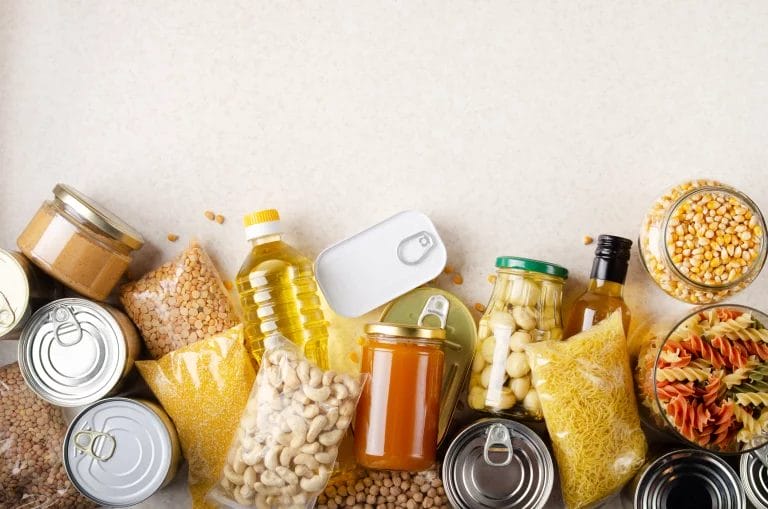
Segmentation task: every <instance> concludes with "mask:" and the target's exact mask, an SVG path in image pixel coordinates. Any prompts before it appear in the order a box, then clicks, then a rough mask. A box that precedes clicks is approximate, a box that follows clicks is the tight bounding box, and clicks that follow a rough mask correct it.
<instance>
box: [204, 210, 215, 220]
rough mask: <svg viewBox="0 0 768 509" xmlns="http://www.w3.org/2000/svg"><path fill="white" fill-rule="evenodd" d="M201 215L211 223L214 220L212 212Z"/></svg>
mask: <svg viewBox="0 0 768 509" xmlns="http://www.w3.org/2000/svg"><path fill="white" fill-rule="evenodd" d="M203 214H204V215H205V218H206V219H207V220H209V221H213V220H214V219H216V214H214V213H213V211H212V210H206V211H205V212H204V213H203Z"/></svg>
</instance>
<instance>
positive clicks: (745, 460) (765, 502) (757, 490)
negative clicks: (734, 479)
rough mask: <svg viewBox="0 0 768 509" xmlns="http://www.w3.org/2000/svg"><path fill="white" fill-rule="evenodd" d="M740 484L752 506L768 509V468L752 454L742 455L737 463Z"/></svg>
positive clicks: (758, 508)
mask: <svg viewBox="0 0 768 509" xmlns="http://www.w3.org/2000/svg"><path fill="white" fill-rule="evenodd" d="M739 471H740V474H741V484H742V486H743V487H744V492H745V493H746V494H747V498H748V499H749V501H750V502H752V505H754V506H755V507H756V508H757V509H768V468H766V466H765V465H764V464H763V462H762V461H760V459H759V458H758V457H757V455H756V454H755V453H754V452H748V453H746V454H742V456H741V460H740V461H739Z"/></svg>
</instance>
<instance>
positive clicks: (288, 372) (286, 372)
mask: <svg viewBox="0 0 768 509" xmlns="http://www.w3.org/2000/svg"><path fill="white" fill-rule="evenodd" d="M280 371H281V372H282V375H283V385H284V387H285V389H286V390H289V391H293V390H296V389H297V388H298V387H299V386H300V385H301V380H299V377H298V376H297V375H296V371H295V370H293V368H291V366H289V365H288V364H283V365H282V366H281V370H280Z"/></svg>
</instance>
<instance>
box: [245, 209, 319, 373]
mask: <svg viewBox="0 0 768 509" xmlns="http://www.w3.org/2000/svg"><path fill="white" fill-rule="evenodd" d="M243 223H244V225H245V234H246V238H247V239H248V240H249V241H251V252H250V253H249V254H248V256H247V258H246V259H245V261H244V262H243V265H242V267H241V268H240V272H239V273H238V274H237V280H236V283H237V292H238V294H239V295H240V303H241V305H242V308H243V324H244V330H245V343H246V347H248V350H249V351H250V353H251V355H252V356H253V357H254V358H255V359H256V360H257V361H259V362H260V361H261V356H262V354H263V352H264V339H265V338H266V337H267V336H269V335H271V334H275V333H279V334H282V335H283V336H285V337H286V338H288V339H290V340H291V341H293V342H294V343H296V345H298V346H299V348H301V349H303V351H304V354H305V355H306V356H307V358H308V359H309V360H310V361H312V362H314V363H315V364H317V365H318V366H320V367H322V368H323V369H328V329H327V325H328V322H326V321H325V318H324V316H323V310H322V309H321V308H320V297H319V296H318V293H317V292H318V288H317V282H316V281H315V273H314V270H313V268H312V261H310V260H309V259H307V258H306V257H305V256H304V255H302V254H301V253H299V252H298V251H297V250H296V249H294V248H293V247H291V246H289V245H288V244H286V243H285V242H283V240H282V236H283V229H282V227H281V225H280V215H279V214H278V212H277V210H275V209H267V210H260V211H258V212H253V213H251V214H248V215H247V216H245V218H244V219H243Z"/></svg>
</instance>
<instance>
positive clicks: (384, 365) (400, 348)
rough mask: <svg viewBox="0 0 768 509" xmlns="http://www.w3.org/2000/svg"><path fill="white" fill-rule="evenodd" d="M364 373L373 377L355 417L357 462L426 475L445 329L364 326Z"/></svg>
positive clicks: (437, 411) (434, 436) (436, 412)
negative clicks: (420, 471) (420, 472)
mask: <svg viewBox="0 0 768 509" xmlns="http://www.w3.org/2000/svg"><path fill="white" fill-rule="evenodd" d="M365 333H366V339H365V342H364V343H363V348H362V361H361V367H360V372H361V373H368V374H369V375H370V378H369V380H368V382H367V383H366V384H365V386H364V387H363V391H362V395H361V396H360V402H359V403H358V406H357V412H356V415H355V455H356V457H357V462H358V463H359V464H360V465H362V466H364V467H366V468H372V469H379V470H408V471H419V470H426V469H427V468H429V467H431V466H432V465H433V464H434V463H435V459H436V450H437V435H438V427H439V420H440V393H441V387H442V377H443V363H444V357H445V356H444V354H443V348H442V347H443V340H445V329H441V328H438V327H420V326H414V325H404V324H394V323H371V324H368V325H366V326H365Z"/></svg>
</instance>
